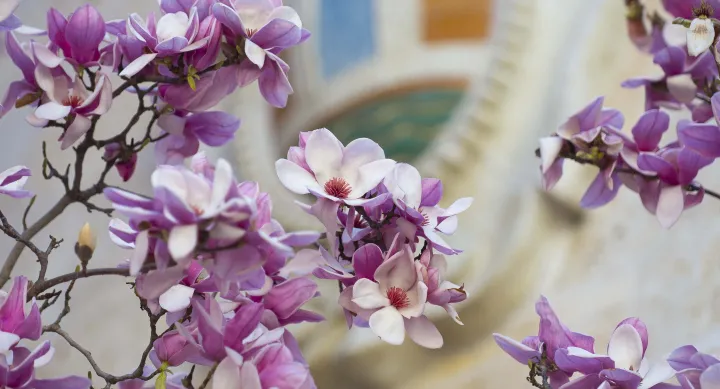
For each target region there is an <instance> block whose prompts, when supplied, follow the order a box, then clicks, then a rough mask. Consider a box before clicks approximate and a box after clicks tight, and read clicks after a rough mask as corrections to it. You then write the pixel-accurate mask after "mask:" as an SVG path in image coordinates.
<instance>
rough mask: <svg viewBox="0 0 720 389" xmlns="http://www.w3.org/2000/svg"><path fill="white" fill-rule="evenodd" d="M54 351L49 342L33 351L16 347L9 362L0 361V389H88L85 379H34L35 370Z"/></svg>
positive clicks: (50, 356)
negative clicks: (0, 388)
mask: <svg viewBox="0 0 720 389" xmlns="http://www.w3.org/2000/svg"><path fill="white" fill-rule="evenodd" d="M54 352H55V349H53V347H52V346H51V345H50V342H49V341H45V342H43V343H42V344H40V345H39V346H38V347H36V348H35V350H32V351H31V350H29V349H27V348H25V347H16V348H15V350H14V354H15V356H14V357H13V358H12V359H11V360H4V358H2V359H0V387H2V388H5V389H28V388H33V389H58V388H62V389H88V388H90V385H91V384H92V382H91V381H90V380H89V379H87V378H85V377H77V376H68V377H62V378H53V379H38V378H35V369H36V368H39V367H42V366H45V365H46V364H48V363H49V362H50V360H51V359H52V357H53V354H54Z"/></svg>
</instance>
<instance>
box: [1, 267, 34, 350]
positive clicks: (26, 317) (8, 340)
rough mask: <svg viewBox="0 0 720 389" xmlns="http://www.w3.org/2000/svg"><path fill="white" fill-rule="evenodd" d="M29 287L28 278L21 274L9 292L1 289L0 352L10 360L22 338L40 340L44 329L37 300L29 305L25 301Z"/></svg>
mask: <svg viewBox="0 0 720 389" xmlns="http://www.w3.org/2000/svg"><path fill="white" fill-rule="evenodd" d="M27 288H28V280H27V278H25V277H22V276H20V277H16V278H15V279H14V280H13V286H12V289H11V290H10V293H9V294H8V293H5V292H2V291H0V302H1V303H2V306H0V354H2V355H5V356H6V357H8V359H10V360H12V354H13V351H12V350H13V348H14V347H15V346H16V345H17V343H18V342H19V341H20V339H29V340H38V339H39V338H40V334H41V330H42V323H41V319H40V310H39V309H38V306H37V304H36V303H35V300H34V299H33V301H32V303H31V304H29V306H28V304H26V303H25V296H26V295H27ZM1 359H2V358H0V360H1Z"/></svg>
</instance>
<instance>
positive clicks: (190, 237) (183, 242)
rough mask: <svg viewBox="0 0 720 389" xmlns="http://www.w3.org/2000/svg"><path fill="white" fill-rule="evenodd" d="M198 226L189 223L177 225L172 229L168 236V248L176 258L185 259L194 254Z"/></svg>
mask: <svg viewBox="0 0 720 389" xmlns="http://www.w3.org/2000/svg"><path fill="white" fill-rule="evenodd" d="M197 237H198V226H197V224H188V225H184V226H176V227H173V229H172V230H170V237H169V238H168V249H169V250H170V255H172V257H173V258H174V259H183V258H186V257H187V256H188V255H190V254H192V252H193V250H195V246H197Z"/></svg>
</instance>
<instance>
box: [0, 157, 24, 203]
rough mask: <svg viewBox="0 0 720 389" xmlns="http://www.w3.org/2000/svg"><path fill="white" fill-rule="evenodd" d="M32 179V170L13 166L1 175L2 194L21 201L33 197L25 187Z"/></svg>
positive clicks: (0, 186)
mask: <svg viewBox="0 0 720 389" xmlns="http://www.w3.org/2000/svg"><path fill="white" fill-rule="evenodd" d="M28 177H30V169H28V168H27V167H25V166H20V165H18V166H13V167H11V168H9V169H7V170H5V171H3V172H2V173H0V193H2V194H5V195H8V196H10V197H14V198H16V199H21V198H25V197H32V193H30V192H29V191H27V190H25V189H24V188H23V187H24V186H25V183H26V182H27V179H28Z"/></svg>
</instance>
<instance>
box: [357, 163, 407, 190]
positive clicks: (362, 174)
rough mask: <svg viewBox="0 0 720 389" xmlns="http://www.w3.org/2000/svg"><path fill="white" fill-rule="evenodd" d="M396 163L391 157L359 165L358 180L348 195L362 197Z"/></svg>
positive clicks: (380, 180)
mask: <svg viewBox="0 0 720 389" xmlns="http://www.w3.org/2000/svg"><path fill="white" fill-rule="evenodd" d="M396 164H397V162H395V161H394V160H392V159H381V160H378V161H374V162H370V163H367V164H365V165H363V166H361V167H360V168H359V170H358V173H359V175H358V181H357V183H356V184H355V185H356V186H355V187H354V188H352V191H351V193H350V196H349V197H351V198H358V197H362V196H363V195H364V194H365V193H367V192H369V191H370V190H371V189H373V188H375V187H376V186H378V184H380V182H382V180H383V179H385V177H386V176H387V175H388V173H390V171H391V170H392V169H393V168H394V167H395V165H396Z"/></svg>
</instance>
